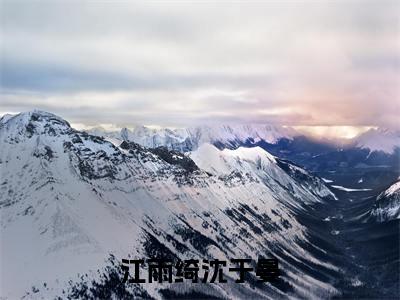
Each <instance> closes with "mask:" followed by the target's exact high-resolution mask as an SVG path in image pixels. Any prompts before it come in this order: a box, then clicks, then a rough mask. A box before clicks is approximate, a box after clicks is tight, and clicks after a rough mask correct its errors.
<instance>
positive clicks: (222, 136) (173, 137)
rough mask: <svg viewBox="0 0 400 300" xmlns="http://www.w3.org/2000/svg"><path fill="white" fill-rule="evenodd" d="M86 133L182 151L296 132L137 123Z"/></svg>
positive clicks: (256, 127)
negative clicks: (116, 129)
mask: <svg viewBox="0 0 400 300" xmlns="http://www.w3.org/2000/svg"><path fill="white" fill-rule="evenodd" d="M88 132H89V133H91V134H94V135H97V136H104V137H106V138H107V137H109V138H113V139H115V138H116V137H118V138H119V139H120V141H122V140H125V141H132V142H135V143H138V144H140V145H142V146H145V147H149V148H155V147H159V146H166V147H167V148H169V149H173V150H178V151H183V152H186V151H190V150H195V149H197V147H198V146H200V145H202V144H203V143H211V144H220V145H223V146H225V147H236V146H238V145H242V144H243V143H246V142H247V141H252V142H253V143H254V142H259V141H265V142H268V143H275V142H277V141H278V140H279V139H280V138H283V137H285V138H292V137H293V136H296V135H298V133H297V132H296V131H295V130H294V129H292V128H288V127H282V126H272V125H215V126H197V127H189V128H182V129H174V130H172V129H168V128H162V129H151V128H147V127H144V126H138V127H135V128H134V129H133V130H129V129H127V128H123V129H122V130H121V132H119V133H118V132H107V131H99V130H89V131H88Z"/></svg>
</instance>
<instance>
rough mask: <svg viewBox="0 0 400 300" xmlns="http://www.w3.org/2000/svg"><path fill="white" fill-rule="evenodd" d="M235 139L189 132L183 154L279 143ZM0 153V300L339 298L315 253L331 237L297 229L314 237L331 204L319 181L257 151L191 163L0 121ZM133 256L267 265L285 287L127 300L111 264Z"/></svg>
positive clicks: (172, 289)
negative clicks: (276, 266)
mask: <svg viewBox="0 0 400 300" xmlns="http://www.w3.org/2000/svg"><path fill="white" fill-rule="evenodd" d="M240 128H242V130H243V131H240V133H233V132H232V131H231V130H233V129H232V128H231V127H229V128H227V127H223V128H221V131H219V132H217V133H216V134H215V135H214V134H212V133H211V132H208V131H207V130H205V129H203V130H200V131H195V132H191V131H190V132H189V131H187V132H186V134H188V136H187V137H186V138H188V137H189V133H190V139H189V140H190V141H193V142H194V141H195V142H196V143H199V141H206V140H209V139H211V138H214V137H218V138H219V139H220V138H221V137H222V136H221V135H222V134H223V137H224V141H229V143H233V142H234V141H238V140H240V141H243V139H244V138H245V137H246V136H247V135H248V134H252V136H253V137H254V138H257V137H258V138H261V137H262V138H265V139H269V140H270V139H275V138H276V137H277V135H278V133H277V132H276V131H271V132H270V133H264V135H262V133H261V132H259V131H258V129H257V130H255V129H254V128H250V127H249V128H246V127H240ZM143 131H144V133H143V134H142V135H141V136H146V137H147V136H148V134H147V133H145V132H146V130H145V129H143ZM196 132H197V134H198V135H196ZM272 132H273V133H272ZM125 133H126V134H128V137H129V134H130V132H123V135H125ZM136 133H137V132H136ZM150 136H151V135H150ZM158 136H160V137H162V138H166V137H165V136H163V135H158ZM171 136H172V133H171V134H170V133H168V137H171ZM180 136H182V135H180ZM153 137H154V135H153ZM186 138H185V139H186ZM193 139H194V140H193ZM235 139H236V140H235ZM145 140H146V141H151V140H152V139H151V138H150V139H149V140H147V139H145ZM178 140H179V139H178V138H176V141H178ZM153 141H154V143H153V144H152V146H155V145H156V142H157V139H156V140H153ZM270 141H272V140H270ZM164 142H165V140H164ZM0 149H1V151H0V171H1V182H0V210H1V239H2V243H1V256H2V260H1V282H2V287H1V296H2V297H9V298H10V299H15V298H19V297H23V296H25V297H27V298H38V299H40V298H44V299H49V298H55V297H57V296H60V297H62V298H85V297H86V298H113V297H114V298H122V297H126V298H129V297H131V298H132V297H148V296H149V297H153V298H162V295H165V294H166V293H167V294H168V295H179V294H180V293H186V296H187V297H189V298H190V297H191V296H190V295H194V296H197V297H202V298H204V297H210V296H212V297H219V298H244V297H250V298H283V297H301V298H317V297H321V296H323V297H330V296H332V295H335V294H337V293H338V291H337V290H336V289H335V288H334V287H333V285H332V282H333V280H334V278H336V277H338V276H340V270H339V269H338V268H337V267H336V266H334V265H333V264H332V263H330V262H329V254H326V253H327V252H326V251H325V253H324V252H323V251H322V250H320V247H321V245H316V243H322V245H324V246H323V247H325V246H326V245H330V244H329V243H330V242H329V236H328V237H327V236H326V235H321V236H318V238H312V237H313V236H314V235H315V233H313V232H311V231H309V229H308V228H307V227H306V226H305V225H304V221H302V222H300V221H299V220H300V219H302V218H303V219H306V220H307V221H308V222H315V223H316V224H318V225H317V226H318V228H320V227H321V224H320V223H318V221H312V220H313V217H312V212H313V206H314V205H319V204H321V205H322V203H324V202H325V201H331V200H332V201H335V200H334V199H335V196H334V195H333V194H332V192H331V191H330V190H329V189H328V188H327V187H326V186H325V184H324V182H323V180H321V179H320V178H318V177H316V176H313V175H312V174H310V173H308V172H307V171H305V170H303V169H301V168H300V167H298V166H295V165H293V164H291V163H289V162H287V161H283V160H281V159H279V158H277V157H275V156H273V155H271V154H270V153H268V152H266V151H265V150H263V149H261V148H258V147H257V148H242V147H239V148H237V149H235V150H219V149H217V148H216V147H215V146H213V145H211V144H208V143H203V144H202V145H201V146H200V147H198V148H197V149H196V150H194V151H191V152H190V153H189V154H187V155H186V154H182V153H179V152H177V151H175V150H169V149H168V148H166V147H154V148H151V149H149V148H146V147H143V146H142V145H139V144H137V143H135V142H133V141H131V140H130V138H129V139H124V142H122V143H121V144H120V145H117V146H116V145H115V144H113V143H111V142H109V141H107V140H105V139H103V138H101V137H98V136H94V135H91V134H88V133H87V132H82V131H78V130H75V129H73V128H71V126H70V125H69V123H68V122H67V121H65V120H63V119H62V118H60V117H58V116H56V115H53V114H51V113H47V112H42V111H32V112H27V113H21V114H18V115H15V116H10V117H3V118H2V119H1V121H0ZM322 239H325V240H324V242H321V241H322ZM128 255H130V257H132V258H134V257H136V258H149V257H172V258H175V257H179V258H181V259H186V258H199V259H205V258H219V259H224V260H228V259H229V258H235V257H237V258H243V257H246V258H247V257H250V258H253V259H257V258H258V257H260V256H267V257H268V256H272V255H273V256H275V257H277V258H278V259H279V262H280V266H281V270H282V275H281V278H280V280H278V281H277V282H275V283H268V284H260V283H257V282H256V279H255V278H250V279H249V281H248V282H247V283H246V284H244V285H241V284H235V283H234V282H233V279H234V276H233V275H232V274H231V275H229V274H227V279H228V283H225V284H216V285H202V284H199V285H187V284H186V285H185V286H182V285H176V286H175V285H173V284H172V285H151V284H150V285H134V284H131V285H126V286H124V285H121V283H120V281H121V278H122V274H121V271H120V269H119V263H120V260H121V258H127V257H128ZM108 257H111V258H110V260H107V258H108ZM3 258H5V259H3Z"/></svg>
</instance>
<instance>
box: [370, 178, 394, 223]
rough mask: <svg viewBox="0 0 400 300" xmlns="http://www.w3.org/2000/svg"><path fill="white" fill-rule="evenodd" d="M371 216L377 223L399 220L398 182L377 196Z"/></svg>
mask: <svg viewBox="0 0 400 300" xmlns="http://www.w3.org/2000/svg"><path fill="white" fill-rule="evenodd" d="M371 215H372V216H373V217H374V218H376V219H377V220H378V221H379V222H385V221H390V220H394V219H400V180H398V181H397V182H395V183H393V184H392V185H391V186H390V187H389V188H387V189H386V190H385V191H383V192H382V193H381V194H379V196H378V197H377V199H376V202H375V205H374V207H373V209H372V210H371Z"/></svg>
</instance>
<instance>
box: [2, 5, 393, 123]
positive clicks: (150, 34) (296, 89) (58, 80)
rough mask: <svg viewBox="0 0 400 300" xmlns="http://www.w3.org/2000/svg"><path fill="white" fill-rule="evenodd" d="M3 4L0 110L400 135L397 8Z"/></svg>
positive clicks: (79, 119)
mask: <svg viewBox="0 0 400 300" xmlns="http://www.w3.org/2000/svg"><path fill="white" fill-rule="evenodd" d="M0 3H1V41H0V43H1V44H0V47H1V98H0V114H3V113H5V112H19V111H27V110H31V109H33V108H39V109H43V110H47V111H51V112H54V113H57V114H60V115H62V116H63V117H65V118H67V119H68V120H70V121H72V122H75V123H84V124H94V123H118V124H124V125H134V124H139V123H141V124H153V125H160V126H186V125H193V124H194V123H204V122H207V123H209V122H229V123H232V122H251V123H277V124H285V125H350V126H384V127H391V128H398V127H399V115H400V99H399V97H400V96H399V95H400V90H399V89H400V77H399V76H400V75H399V71H400V14H399V11H400V4H399V3H400V2H399V1H381V0H379V1H287V2H282V1H258V2H248V1H246V2H245V1H243V2H239V1H236V2H228V1H223V2H222V1H221V2H220V3H219V4H212V3H211V2H204V1H198V2H192V3H185V4H183V2H180V1H176V2H171V1H170V2H168V3H164V2H161V1H160V2H151V3H150V2H149V3H145V2H137V3H136V4H134V3H131V2H128V1H126V2H124V1H120V2H118V1H117V2H104V1H102V2H100V1H97V2H96V1H91V2H83V1H79V2H78V1H62V2H60V1H51V2H43V1H29V2H21V1H9V2H8V1H1V2H0Z"/></svg>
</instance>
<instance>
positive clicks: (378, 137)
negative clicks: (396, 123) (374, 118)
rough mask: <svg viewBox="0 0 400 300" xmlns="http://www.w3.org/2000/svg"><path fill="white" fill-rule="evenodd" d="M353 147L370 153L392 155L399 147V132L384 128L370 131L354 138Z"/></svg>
mask: <svg viewBox="0 0 400 300" xmlns="http://www.w3.org/2000/svg"><path fill="white" fill-rule="evenodd" d="M354 145H355V146H356V147H360V148H367V149H369V150H370V151H382V152H386V153H393V152H394V151H395V149H396V148H399V147H400V131H395V130H389V129H384V128H378V129H370V130H368V131H367V132H364V133H363V134H361V135H359V136H358V137H356V138H355V139H354Z"/></svg>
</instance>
